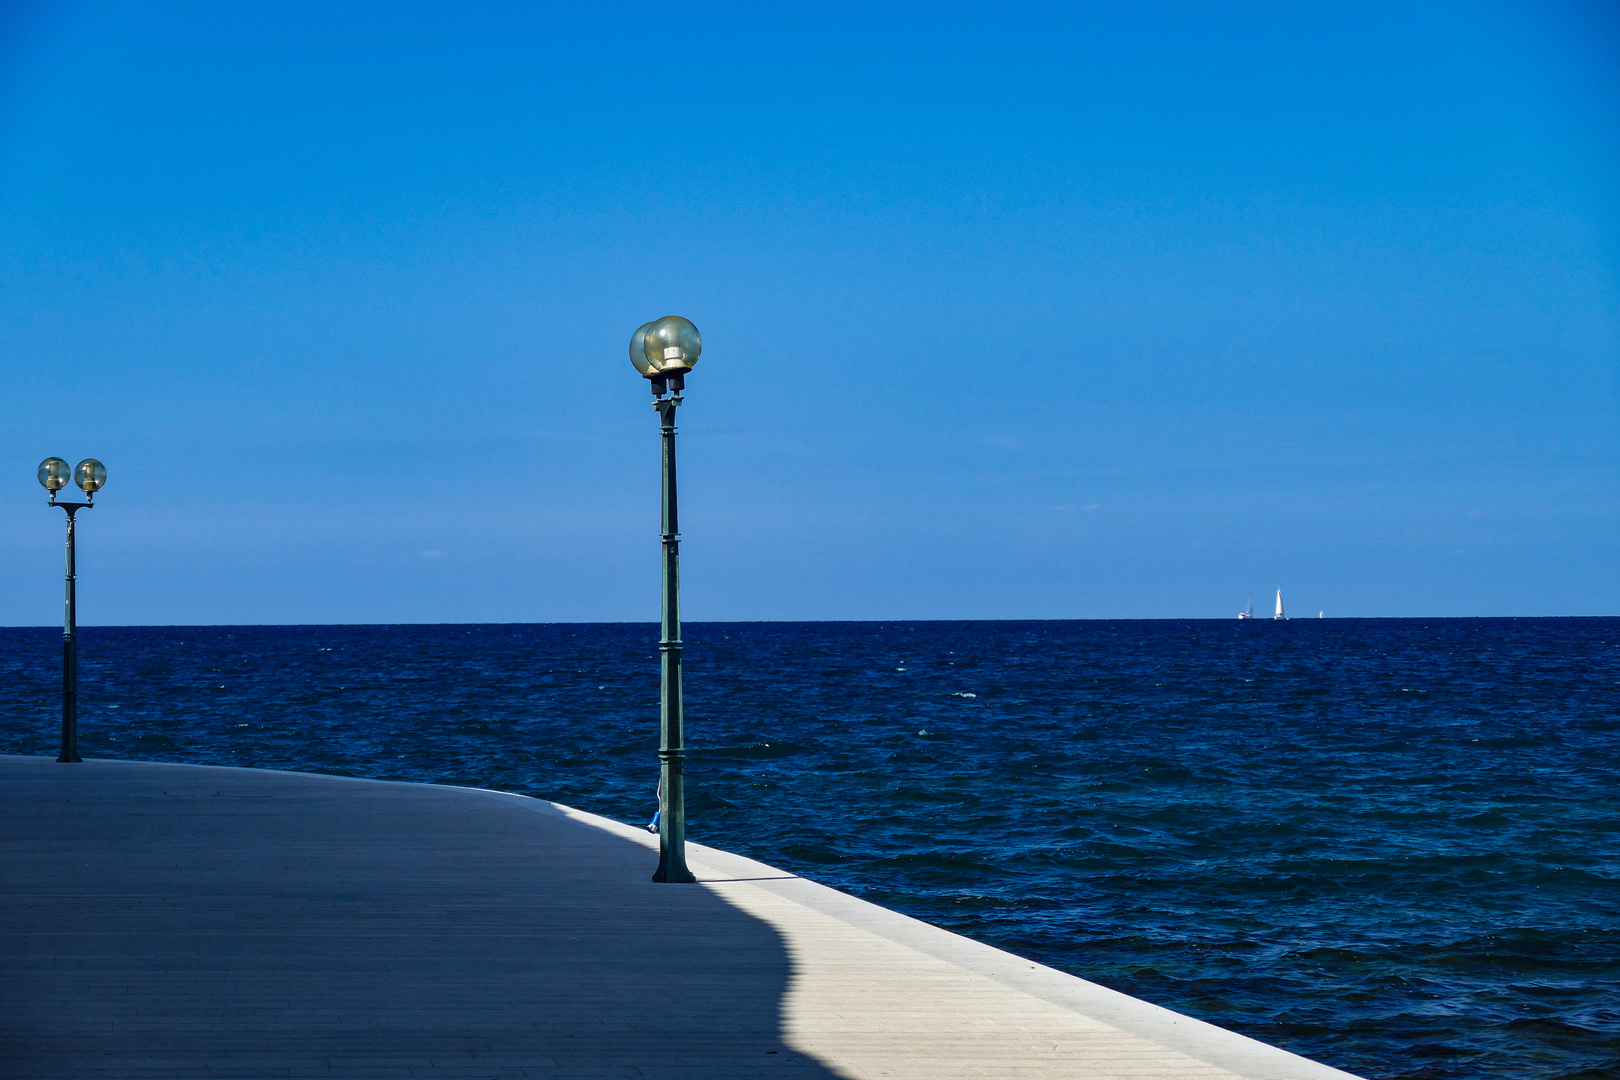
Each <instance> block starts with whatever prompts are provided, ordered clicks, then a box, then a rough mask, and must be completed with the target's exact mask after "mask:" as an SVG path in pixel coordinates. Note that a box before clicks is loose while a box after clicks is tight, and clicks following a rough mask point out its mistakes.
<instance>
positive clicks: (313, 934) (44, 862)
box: [0, 757, 1350, 1080]
mask: <svg viewBox="0 0 1620 1080" xmlns="http://www.w3.org/2000/svg"><path fill="white" fill-rule="evenodd" d="M0 815H3V817H0V822H3V825H0V849H3V850H0V858H3V860H4V862H3V865H4V868H5V871H4V872H5V882H4V889H3V894H0V1074H3V1075H5V1076H7V1077H15V1078H17V1080H34V1078H39V1080H45V1078H52V1080H55V1078H65V1077H91V1076H94V1077H108V1078H111V1077H129V1078H134V1077H174V1078H181V1077H210V1078H220V1080H226V1078H229V1080H245V1078H256V1077H309V1076H333V1077H338V1076H341V1077H406V1076H418V1075H422V1076H454V1077H520V1076H536V1077H548V1078H552V1080H565V1078H581V1080H583V1078H587V1077H591V1078H595V1077H642V1076H650V1077H670V1078H691V1080H700V1078H704V1080H707V1078H716V1080H720V1078H730V1077H738V1078H741V1077H773V1078H782V1077H796V1078H797V1077H850V1078H906V1080H913V1078H914V1080H952V1078H956V1077H976V1078H978V1077H1019V1078H1037V1077H1040V1078H1045V1077H1054V1078H1068V1077H1085V1078H1112V1077H1120V1078H1126V1077H1129V1078H1133V1080H1149V1078H1165V1080H1169V1078H1177V1080H1180V1078H1187V1080H1193V1078H1197V1080H1218V1078H1229V1077H1233V1076H1242V1077H1252V1078H1256V1080H1318V1078H1321V1080H1326V1078H1329V1077H1339V1078H1344V1077H1348V1076H1349V1075H1350V1074H1348V1073H1344V1072H1340V1071H1338V1070H1336V1069H1330V1068H1328V1067H1326V1066H1323V1065H1319V1064H1317V1063H1315V1062H1311V1061H1308V1060H1306V1059H1304V1058H1301V1057H1297V1056H1295V1055H1293V1054H1289V1053H1286V1052H1284V1051H1282V1050H1278V1049H1275V1048H1273V1047H1269V1046H1266V1045H1265V1044H1263V1043H1258V1042H1255V1041H1253V1040H1251V1039H1246V1038H1244V1037H1242V1036H1240V1035H1235V1034H1233V1033H1231V1032H1228V1031H1225V1030H1222V1029H1220V1028H1217V1027H1213V1026H1211V1025H1209V1024H1204V1023H1201V1022H1199V1021H1196V1020H1191V1019H1188V1018H1187V1017H1183V1016H1180V1015H1178V1014H1176V1013H1172V1012H1169V1011H1167V1010H1164V1009H1160V1008H1157V1007H1155V1006H1152V1005H1148V1004H1146V1003H1144V1002H1140V1001H1137V1000H1135V999H1133V998H1129V997H1126V996H1125V995H1123V994H1117V993H1114V992H1113V991H1110V990H1106V989H1104V988H1102V987H1100V986H1096V985H1094V984H1092V983H1088V982H1085V981H1084V980H1081V979H1077V978H1074V977H1073V976H1070V975H1066V974H1063V973H1061V972H1058V971H1054V970H1052V969H1050V968H1044V967H1040V966H1039V965H1035V964H1032V963H1030V962H1029V961H1027V960H1023V959H1020V958H1018V957H1015V956H1012V955H1010V954H1008V953H1004V952H1001V951H999V950H996V949H993V948H990V947H989V946H986V945H981V944H978V943H977V942H973V941H970V940H968V939H966V938H963V937H959V936H957V935H955V934H951V933H948V932H946V931H944V930H940V929H938V928H936V927H932V926H928V925H927V924H924V923H920V922H917V921H916V920H913V919H909V918H906V917H905V916H902V915H898V914H896V913H894V912H891V911H888V910H886V909H884V908H880V907H877V906H875V905H872V904H868V903H865V902H864V901H861V900H857V899H855V898H854V897H851V896H847V895H845V894H843V893H839V892H837V891H835V890H832V889H828V888H825V887H823V886H820V885H816V884H814V883H812V882H809V881H806V880H804V879H802V878H796V877H794V876H792V875H791V874H788V873H786V872H784V871H780V870H776V869H773V868H772V867H769V866H765V865H764V864H762V863H757V862H754V861H752V860H749V859H744V858H742V857H740V856H736V855H731V854H728V853H726V852H722V851H716V850H714V849H712V848H704V847H700V846H696V845H694V846H693V847H692V848H691V849H690V855H691V861H692V863H693V869H694V871H695V872H696V873H697V874H698V876H699V877H700V878H702V879H703V883H702V884H701V885H699V886H695V887H694V886H671V885H655V884H652V883H651V882H649V881H647V876H648V874H649V872H650V870H651V867H652V866H653V865H654V863H655V862H656V855H655V846H656V841H655V838H653V837H651V836H649V835H648V834H647V833H645V832H642V831H640V830H637V829H632V828H630V827H628V826H625V825H621V824H618V823H616V822H612V821H608V820H607V819H605V818H600V817H596V816H594V815H591V814H585V813H582V812H580V811H577V810H572V809H569V808H566V807H561V806H557V805H556V804H553V803H547V802H542V801H539V800H535V799H527V798H524V797H522V796H517V795H509V794H504V793H500V792H489V791H476V790H472V789H467V788H449V787H436V786H430V785H420V784H397V783H384V782H380V781H368V780H348V779H343V778H337V777H325V776H313V775H308V774H302V773H277V772H266V771H259V770H251V769H220V768H205V767H200V766H187V765H158V764H150V763H141V762H106V761H92V762H86V763H84V764H82V765H58V764H56V763H55V762H54V761H51V760H49V759H44V758H21V757H0Z"/></svg>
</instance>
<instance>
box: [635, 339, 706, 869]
mask: <svg viewBox="0 0 1620 1080" xmlns="http://www.w3.org/2000/svg"><path fill="white" fill-rule="evenodd" d="M702 351H703V339H702V338H701V337H700V336H698V330H697V327H695V326H693V325H692V324H691V323H690V322H689V321H687V320H686V319H683V318H681V317H680V316H679V315H666V316H664V317H663V318H662V319H657V320H654V321H653V322H650V323H643V324H642V325H641V326H639V327H637V328H636V332H635V334H634V335H632V336H631V338H630V362H631V363H632V364H634V365H635V366H636V370H637V371H639V372H641V374H642V377H643V378H645V379H646V380H647V381H648V382H650V383H651V384H652V393H653V408H654V409H656V410H657V411H658V424H659V430H660V433H661V434H662V436H663V447H664V453H663V465H664V467H663V516H662V529H661V535H662V537H663V547H664V560H663V563H664V573H663V579H664V580H663V604H662V619H661V624H662V625H661V632H660V634H659V637H658V657H659V684H658V706H659V708H658V870H657V872H656V873H654V874H653V880H654V881H666V882H693V881H696V880H697V878H695V877H693V876H692V871H691V870H689V869H687V866H686V791H685V788H684V786H683V779H682V775H681V773H682V766H683V765H684V764H685V761H686V743H685V736H684V734H683V732H682V730H681V728H682V715H681V527H680V518H679V514H678V511H677V506H676V499H675V410H676V409H677V408H679V407H680V405H681V402H682V401H683V400H684V399H683V398H682V396H681V392H682V391H683V390H685V389H686V373H687V372H688V371H691V370H692V365H693V364H696V363H697V361H698V354H699V353H701V352H702Z"/></svg>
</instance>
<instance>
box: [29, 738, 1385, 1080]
mask: <svg viewBox="0 0 1620 1080" xmlns="http://www.w3.org/2000/svg"><path fill="white" fill-rule="evenodd" d="M0 757H3V758H11V759H31V760H34V761H38V762H49V763H51V764H53V765H54V764H56V762H55V761H54V760H53V759H51V758H48V757H36V756H33V755H22V754H5V755H0ZM86 763H87V764H92V765H94V764H107V765H119V766H138V767H139V766H144V767H150V768H158V769H164V768H176V769H218V770H221V771H228V772H251V773H259V774H264V773H280V774H284V775H290V776H301V777H309V778H311V779H320V780H338V781H350V782H353V783H360V784H400V785H405V786H410V787H422V788H430V789H432V790H435V791H445V792H452V791H453V792H461V793H465V794H469V795H477V796H481V797H487V798H493V799H499V800H502V801H509V800H510V801H514V803H515V805H518V806H522V807H524V808H527V809H529V810H532V811H535V812H537V813H542V814H546V815H548V816H550V817H558V818H563V819H565V820H567V821H570V822H572V823H574V824H576V825H579V826H581V827H583V828H591V829H596V830H599V831H602V832H606V833H610V834H612V835H614V836H617V837H619V838H620V839H624V840H630V841H633V842H635V843H637V844H640V845H641V846H643V847H645V848H647V849H648V850H649V851H656V850H657V847H658V839H657V837H656V836H654V835H653V834H651V833H648V832H647V831H646V830H645V829H640V828H636V827H635V826H632V825H626V824H624V823H623V822H620V821H614V820H613V819H612V818H606V817H602V816H601V815H599V814H592V813H589V812H587V811H584V810H577V809H575V808H574V807H571V806H566V805H564V804H562V803H555V802H551V801H549V800H546V799H536V798H533V797H531V796H528V795H519V794H517V793H515V792H510V791H495V790H493V789H490V788H473V787H462V786H459V785H454V784H430V783H421V782H415V781H403V780H373V779H370V778H367V777H360V776H341V775H337V774H333V773H312V772H300V771H295V770H292V769H254V768H248V767H246V766H241V765H192V764H187V763H183V762H169V761H124V760H119V759H109V758H99V759H86ZM688 849H689V851H690V852H691V854H692V856H693V858H692V860H691V861H692V862H693V863H694V864H695V865H694V867H693V870H694V873H697V874H698V877H699V879H700V880H701V881H703V882H712V883H714V884H721V883H724V882H727V881H736V882H747V883H749V884H751V885H753V886H754V887H756V888H762V889H770V890H772V891H774V892H776V893H777V894H779V895H781V896H783V897H786V898H788V899H790V900H792V901H793V902H794V903H797V904H799V905H801V906H803V907H805V908H808V909H810V910H812V911H816V912H819V913H821V914H823V915H826V916H828V917H830V918H834V919H837V920H839V921H840V922H843V923H846V924H848V925H850V926H854V927H856V928H858V929H861V930H865V931H867V932H868V933H872V934H877V935H878V936H880V937H884V938H887V939H888V940H890V941H893V942H895V943H897V944H900V945H904V946H906V947H908V948H911V949H915V950H917V951H918V952H920V953H923V954H925V955H927V956H932V957H934V958H935V959H938V960H942V961H944V962H945V963H949V964H955V965H957V966H959V967H962V968H964V969H966V970H968V971H972V972H975V973H977V974H980V975H983V976H984V977H986V978H989V979H992V980H994V981H996V982H998V983H1001V984H1002V985H1003V986H1007V987H1009V988H1011V989H1015V990H1019V991H1021V992H1023V993H1026V994H1029V995H1031V996H1032V997H1036V998H1039V999H1041V1000H1043V1001H1046V1002H1049V1003H1051V1004H1053V1005H1057V1006H1059V1007H1061V1008H1066V1009H1070V1010H1072V1011H1074V1012H1077V1013H1080V1014H1082V1015H1084V1016H1089V1017H1091V1018H1093V1019H1096V1020H1100V1021H1102V1022H1103V1023H1106V1024H1111V1025H1112V1026H1114V1027H1117V1028H1119V1029H1120V1030H1122V1031H1127V1032H1130V1033H1131V1034H1133V1035H1138V1036H1141V1037H1142V1038H1145V1039H1149V1040H1151V1041H1153V1042H1156V1043H1158V1044H1159V1045H1161V1046H1165V1047H1167V1048H1169V1049H1172V1050H1176V1051H1178V1052H1180V1053H1183V1054H1186V1055H1187V1056H1188V1057H1192V1058H1196V1059H1197V1060H1199V1061H1203V1062H1207V1063H1208V1064H1210V1065H1215V1066H1217V1067H1219V1068H1223V1069H1226V1070H1228V1071H1230V1072H1234V1073H1237V1074H1238V1075H1240V1076H1243V1077H1246V1078H1248V1080H1363V1078H1361V1077H1358V1076H1356V1075H1354V1074H1353V1073H1347V1072H1344V1071H1342V1070H1340V1069H1335V1068H1333V1067H1331V1066H1328V1065H1323V1064H1322V1063H1320V1062H1316V1061H1312V1060H1310V1059H1309V1058H1304V1057H1300V1056H1299V1055H1298V1054H1294V1053H1290V1052H1289V1051H1287V1050H1283V1049H1280V1048H1279V1047H1275V1046H1271V1045H1269V1044H1267V1043H1263V1042H1260V1041H1259V1040H1258V1039H1251V1038H1249V1037H1248V1036H1246V1035H1239V1034H1238V1033H1237V1032H1235V1031H1228V1030H1226V1029H1225V1028H1222V1027H1217V1026H1216V1025H1214V1024H1210V1023H1206V1022H1204V1021H1202V1020H1196V1019H1194V1018H1192V1017H1190V1016H1183V1015H1182V1014H1180V1013H1177V1012H1173V1011H1171V1010H1169V1009H1166V1008H1164V1007H1162V1006H1159V1005H1154V1004H1151V1003H1150V1002H1146V1001H1142V1000H1141V999H1139V998H1133V997H1131V996H1130V995H1128V994H1122V993H1120V992H1119V991H1117V990H1110V989H1108V988H1107V987H1105V986H1100V985H1098V984H1097V983H1093V982H1088V981H1086V980H1085V979H1082V978H1079V977H1078V976H1075V975H1070V974H1069V973H1068V972H1065V971H1058V970H1057V969H1056V968H1050V967H1046V966H1045V965H1043V964H1037V963H1035V962H1034V961H1032V960H1027V959H1025V958H1023V957H1021V956H1015V955H1014V954H1012V953H1009V952H1006V951H1004V950H1002V949H997V948H996V947H994V946H992V945H986V944H984V943H983V942H979V941H974V940H973V939H972V938H967V937H963V936H962V935H960V934H955V933H952V932H951V931H949V930H943V929H941V928H939V927H937V926H934V925H932V924H930V923H925V922H923V921H922V920H920V919H913V918H911V917H910V916H909V915H902V914H900V913H899V912H897V911H891V910H890V909H888V908H885V907H880V906H879V905H877V904H873V903H870V902H868V901H865V900H862V899H860V898H858V897H855V896H851V895H849V894H848V893H843V892H839V891H838V890H837V889H833V888H829V887H828V886H826V885H821V884H818V883H816V882H814V881H811V880H809V879H808V878H804V877H800V876H798V875H796V874H793V873H790V872H788V871H786V870H781V869H779V868H777V867H774V866H769V865H767V864H765V863H762V862H757V861H756V860H754V859H750V858H747V857H746V856H742V855H736V854H733V853H731V852H729V851H721V850H719V849H718V848H711V847H706V846H704V845H702V844H689V845H688Z"/></svg>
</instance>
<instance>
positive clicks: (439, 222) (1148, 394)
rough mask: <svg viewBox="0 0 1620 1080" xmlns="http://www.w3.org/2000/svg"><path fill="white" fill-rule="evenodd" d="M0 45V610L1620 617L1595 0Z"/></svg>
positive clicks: (900, 13) (213, 34)
mask: <svg viewBox="0 0 1620 1080" xmlns="http://www.w3.org/2000/svg"><path fill="white" fill-rule="evenodd" d="M587 7H590V6H588V5H578V4H571V5H550V6H547V5H541V4H510V5H504V4H498V3H486V4H479V5H449V4H438V5H422V4H409V3H404V4H399V3H395V4H389V5H382V4H369V5H360V4H333V3H330V2H327V3H321V4H297V3H280V4H255V3H237V4H230V5H220V4H203V3H196V4H191V3H163V2H154V3H149V4H141V5H127V4H119V3H108V4H95V3H72V2H62V3H53V4H40V5H33V6H31V5H28V4H21V5H18V4H13V5H10V6H8V7H5V8H4V9H3V14H0V355H3V356H4V364H3V365H0V379H3V380H4V382H3V386H0V389H3V391H4V393H3V396H0V400H3V401H4V403H5V405H4V407H5V410H6V414H5V423H4V425H3V426H0V448H3V451H4V453H3V455H0V458H3V460H4V461H5V462H8V463H9V465H8V466H7V467H8V469H9V471H10V475H11V477H12V479H11V480H10V481H9V482H7V483H5V484H0V557H3V558H0V622H5V623H10V624H23V625H30V624H38V625H44V624H49V623H52V622H54V621H56V620H57V619H58V618H59V613H60V603H61V601H60V557H61V553H60V536H61V520H60V519H61V517H62V515H61V513H60V511H50V510H48V509H47V508H46V507H45V506H44V505H43V503H44V496H43V493H42V491H41V490H40V489H39V488H38V487H37V485H36V484H35V482H34V480H33V471H34V467H35V465H36V463H37V462H38V461H39V459H40V458H42V457H44V456H46V455H48V454H57V455H61V456H63V457H66V458H68V459H69V461H77V460H78V459H79V458H81V457H84V456H96V457H99V458H101V459H102V460H103V461H105V462H106V464H107V467H108V470H109V474H110V479H109V482H108V486H107V489H106V493H105V495H104V496H103V500H102V503H101V504H100V505H98V507H97V509H96V510H94V511H93V512H91V513H90V514H89V515H87V518H86V520H85V522H84V525H83V528H82V544H81V569H82V575H83V584H82V590H81V591H82V601H81V605H82V618H83V620H84V622H86V623H97V622H99V623H122V624H147V623H295V622H462V621H522V622H528V621H597V620H604V621H608V620H611V621H618V620H649V621H650V620H652V619H654V618H656V614H657V609H656V575H657V567H658V562H657V546H656V529H657V522H656V490H657V489H656V483H657V474H656V469H657V436H656V417H655V415H654V413H653V411H652V410H651V408H650V407H649V406H648V403H647V402H648V400H649V398H648V394H647V391H646V387H645V384H644V383H643V382H642V381H641V380H640V379H639V378H638V377H637V376H636V375H635V373H634V372H633V371H632V369H631V367H630V365H629V362H628V360H627V359H626V357H625V343H626V341H627V340H628V337H629V335H630V332H631V331H632V330H633V329H634V328H635V327H636V326H637V325H638V324H639V323H641V322H643V321H645V320H647V319H651V318H655V317H657V316H660V315H664V314H669V313H679V314H684V315H686V316H688V317H690V318H691V319H693V320H694V321H695V322H696V323H697V324H698V326H699V327H700V328H701V329H702V331H703V334H704V341H705V346H706V352H705V354H704V359H703V361H702V362H701V364H700V365H699V367H698V369H697V371H696V372H695V373H694V375H693V377H692V379H691V382H690V390H689V394H688V398H687V401H688V404H687V406H686V407H685V408H684V409H683V410H682V413H683V415H682V439H683V443H682V453H683V461H682V465H683V476H682V480H683V488H684V507H683V522H682V524H683V526H684V529H685V539H686V545H685V552H684V554H685V560H686V561H685V584H686V601H687V616H688V618H689V619H693V620H703V619H842V618H851V619H902V618H905V619H922V618H1090V617H1183V616H1187V617H1230V616H1231V615H1232V614H1233V613H1235V612H1236V611H1237V610H1238V609H1239V608H1240V607H1242V605H1243V603H1244V602H1245V600H1247V599H1248V597H1250V596H1251V595H1252V596H1253V597H1254V599H1255V600H1256V601H1257V603H1265V602H1266V601H1267V600H1268V598H1269V595H1270V591H1271V590H1273V589H1275V588H1277V587H1279V586H1281V587H1282V588H1283V589H1284V590H1285V594H1286V595H1287V597H1288V599H1289V602H1290V606H1291V608H1292V609H1293V610H1294V612H1295V613H1298V614H1315V613H1316V611H1317V610H1318V609H1326V611H1327V613H1328V614H1329V615H1330V616H1332V615H1342V616H1350V615H1366V616H1375V615H1433V616H1441V615H1503V614H1601V615H1614V614H1620V574H1617V571H1616V565H1617V557H1620V544H1617V541H1616V537H1617V535H1620V532H1617V528H1616V526H1617V524H1620V521H1617V517H1620V514H1617V508H1620V499H1617V493H1620V485H1617V483H1616V480H1617V469H1616V466H1617V464H1620V462H1617V458H1620V448H1617V445H1616V424H1615V420H1616V405H1617V404H1620V402H1617V396H1620V395H1617V384H1616V369H1617V360H1620V333H1617V330H1620V320H1617V306H1620V305H1617V300H1620V271H1617V255H1620V199H1617V195H1616V193H1617V192H1620V66H1617V62H1616V60H1615V59H1614V58H1615V57H1616V56H1617V55H1620V17H1617V15H1616V13H1615V9H1614V8H1613V7H1612V5H1606V4H1598V3H1585V4H1583V3H1571V2H1549V0H1541V2H1537V3H1528V2H1527V3H1507V2H1494V3H1493V2H1489V0H1484V2H1481V0H1471V2H1468V3H1419V4H1411V3H1401V4H1385V5H1380V4H1366V5H1353V6H1350V7H1345V6H1342V5H1314V6H1312V5H1298V4H1281V3H1279V4H1247V5H1242V4H1239V5H1226V4H1219V5H1218V4H1175V3H1166V4H1143V5H1120V4H1062V5H1049V6H1048V5H1020V4H1011V5H1009V4H999V5H982V6H974V5H950V4H945V5H940V4H934V5H927V6H920V5H919V6H901V5H893V6H888V7H884V8H881V9H873V8H872V7H871V6H869V5H849V6H833V5H817V6H813V7H802V8H799V9H796V10H787V11H781V10H776V11H773V10H762V9H763V8H764V7H765V6H759V5H749V6H723V5H711V6H685V7H681V6H652V5H646V6H638V5H622V6H618V7H612V8H608V7H590V10H586V9H587Z"/></svg>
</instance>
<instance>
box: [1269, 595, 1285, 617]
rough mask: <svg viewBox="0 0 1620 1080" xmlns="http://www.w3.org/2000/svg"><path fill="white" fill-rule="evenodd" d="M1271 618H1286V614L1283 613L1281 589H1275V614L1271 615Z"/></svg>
mask: <svg viewBox="0 0 1620 1080" xmlns="http://www.w3.org/2000/svg"><path fill="white" fill-rule="evenodd" d="M1272 618H1273V619H1286V618H1288V616H1286V615H1284V614H1283V606H1282V590H1281V589H1278V590H1277V614H1275V615H1273V616H1272Z"/></svg>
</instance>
